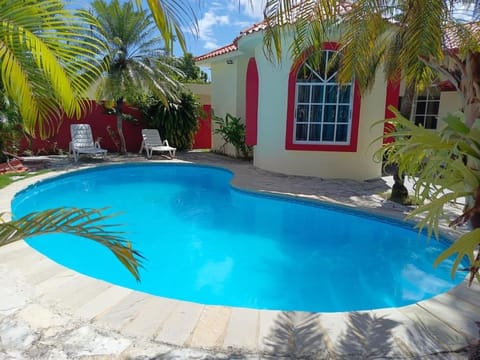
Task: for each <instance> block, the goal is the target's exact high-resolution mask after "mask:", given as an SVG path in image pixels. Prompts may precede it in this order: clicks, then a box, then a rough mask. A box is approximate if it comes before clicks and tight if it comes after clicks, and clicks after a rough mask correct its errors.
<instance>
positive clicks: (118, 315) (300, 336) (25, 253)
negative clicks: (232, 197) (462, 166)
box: [0, 152, 480, 360]
mask: <svg viewBox="0 0 480 360" xmlns="http://www.w3.org/2000/svg"><path fill="white" fill-rule="evenodd" d="M143 161H146V160H145V159H144V157H140V156H137V155H134V154H130V155H128V156H118V157H116V156H114V155H109V156H108V159H107V160H106V161H104V160H97V159H82V160H81V161H79V163H73V162H72V161H71V160H69V159H66V158H64V157H58V158H51V159H49V166H50V167H51V168H52V169H54V170H55V171H52V172H50V173H47V174H43V175H39V176H38V177H33V178H28V179H25V180H21V181H18V182H15V183H13V184H11V185H9V186H8V187H7V188H5V189H2V190H0V195H1V196H0V212H2V211H9V210H10V202H11V199H12V197H13V196H14V194H15V193H16V192H18V191H20V190H21V189H23V188H25V187H26V186H28V185H29V184H32V183H35V182H36V181H39V180H41V179H45V178H48V177H51V176H55V175H57V174H61V173H64V172H66V171H75V170H77V169H79V168H84V167H88V166H97V165H102V164H107V163H123V162H143ZM151 161H159V162H172V160H165V159H164V158H162V157H154V160H151ZM175 161H183V162H193V163H197V164H206V165H211V166H219V167H223V168H227V169H229V170H231V171H232V172H233V173H234V174H235V177H234V178H233V180H232V185H233V186H236V187H239V188H242V189H249V190H254V191H262V192H272V193H277V194H285V195H290V196H300V197H303V198H307V199H312V200H322V201H329V202H332V203H335V204H338V205H341V206H351V207H356V208H361V209H365V210H368V211H369V212H372V213H376V214H383V215H387V216H391V217H395V218H397V219H398V218H403V217H404V215H405V214H406V212H407V211H408V210H409V209H408V208H407V207H402V206H399V205H396V204H393V203H390V202H389V201H386V200H385V199H383V197H382V196H380V195H379V194H380V193H382V192H385V191H387V190H388V188H389V181H390V179H388V178H382V179H375V180H372V181H351V180H341V179H337V180H325V179H318V178H310V177H299V176H287V175H281V174H274V173H270V172H267V171H263V170H260V169H257V168H255V167H254V166H253V165H252V164H251V163H249V162H245V161H240V160H232V159H229V158H226V157H224V156H220V155H216V154H212V153H202V152H198V153H197V152H189V153H180V154H178V155H177V159H176V160H175ZM449 211H450V212H451V213H452V214H456V213H458V211H460V208H459V207H458V206H452V208H451V209H449ZM453 234H454V233H453ZM338 281H348V279H338ZM285 291H288V287H287V288H286V289H285ZM479 291H480V285H479V284H478V283H474V284H473V285H472V287H468V286H467V283H466V282H465V281H464V282H462V283H461V284H460V285H458V286H457V287H455V288H454V289H452V290H451V291H449V292H447V293H445V294H441V295H439V296H436V297H434V298H432V299H429V300H425V301H421V302H419V303H417V304H414V305H409V306H404V307H400V308H389V309H379V310H373V311H359V312H344V313H307V312H282V311H267V310H255V309H246V308H232V307H224V306H207V305H202V304H197V303H191V302H184V301H177V300H172V299H167V298H162V297H157V296H152V295H148V294H144V293H141V292H136V291H133V290H129V289H126V288H122V287H119V286H115V285H111V284H109V283H107V282H104V281H100V280H96V279H93V278H90V277H87V276H84V275H81V274H79V273H76V272H74V271H72V270H69V269H67V268H64V267H63V266H61V265H58V264H56V263H54V262H53V261H51V260H49V259H48V258H46V257H44V256H43V255H41V254H39V253H37V252H36V251H34V250H33V249H31V248H30V247H28V246H27V245H26V244H25V243H24V242H16V243H13V244H10V245H7V246H4V247H1V248H0V358H6V359H92V358H95V359H165V360H170V359H171V360H173V359H420V358H421V359H465V358H467V357H468V352H469V350H470V348H471V346H472V345H474V344H477V342H478V339H479V329H478V326H477V322H478V321H480V297H479V296H478V294H479ZM352 296H354V294H352Z"/></svg>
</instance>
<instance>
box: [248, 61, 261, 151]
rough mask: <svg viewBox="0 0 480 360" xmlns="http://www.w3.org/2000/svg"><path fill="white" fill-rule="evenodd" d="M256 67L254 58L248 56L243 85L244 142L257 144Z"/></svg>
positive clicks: (257, 80)
mask: <svg viewBox="0 0 480 360" xmlns="http://www.w3.org/2000/svg"><path fill="white" fill-rule="evenodd" d="M258 82H259V79H258V69H257V63H256V61H255V58H253V57H252V58H250V60H249V61H248V66H247V79H246V86H245V127H246V134H245V135H246V136H245V143H246V144H247V145H249V146H253V145H257V129H258Z"/></svg>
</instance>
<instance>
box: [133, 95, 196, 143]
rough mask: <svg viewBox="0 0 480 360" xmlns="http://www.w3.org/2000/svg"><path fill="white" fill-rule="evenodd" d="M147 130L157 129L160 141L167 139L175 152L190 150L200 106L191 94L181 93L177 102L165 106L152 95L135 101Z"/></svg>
mask: <svg viewBox="0 0 480 360" xmlns="http://www.w3.org/2000/svg"><path fill="white" fill-rule="evenodd" d="M135 105H136V106H137V107H138V108H139V109H140V110H141V112H142V116H143V119H144V120H145V122H146V123H147V127H148V128H155V129H158V130H159V132H160V136H161V137H162V139H167V140H168V142H169V143H170V145H171V146H175V147H176V148H177V150H186V149H191V148H192V145H193V139H194V137H195V133H196V132H197V130H198V116H199V115H200V104H199V103H198V101H197V99H196V98H195V96H194V95H193V94H191V93H186V92H184V93H182V94H181V95H180V99H179V101H177V102H171V103H170V104H169V106H168V107H167V106H165V105H164V104H163V103H162V101H161V100H160V99H159V98H157V97H155V96H152V95H149V96H144V97H142V98H139V99H137V100H136V101H135Z"/></svg>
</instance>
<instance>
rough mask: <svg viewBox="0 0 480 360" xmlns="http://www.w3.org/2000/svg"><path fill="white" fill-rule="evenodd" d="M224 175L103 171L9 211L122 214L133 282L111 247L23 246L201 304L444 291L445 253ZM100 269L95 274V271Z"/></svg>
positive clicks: (416, 296)
mask: <svg viewBox="0 0 480 360" xmlns="http://www.w3.org/2000/svg"><path fill="white" fill-rule="evenodd" d="M231 178H232V174H231V173H230V172H228V171H226V170H223V169H219V168H213V167H206V166H197V165H187V164H129V165H121V166H118V165H115V166H104V167H98V168H95V169H89V170H82V171H78V172H75V173H70V174H66V175H62V176H59V177H57V178H54V179H51V180H46V181H43V182H40V183H37V184H35V185H33V186H30V187H29V188H27V189H26V190H24V191H22V192H20V193H18V194H17V195H16V197H15V198H14V200H13V202H12V212H13V214H14V215H15V216H17V217H18V216H22V215H23V214H25V213H28V212H31V211H33V210H40V209H47V208H53V207H58V206H75V207H95V208H99V207H105V206H110V208H111V211H112V212H122V214H121V215H120V216H119V217H116V218H114V219H112V220H110V221H111V222H113V223H122V224H125V225H124V226H123V228H122V230H124V231H126V232H127V233H128V238H129V239H130V240H132V241H133V245H134V247H135V248H136V249H138V250H139V251H141V252H142V254H143V255H144V256H145V257H146V258H147V261H145V263H144V268H143V269H141V271H140V275H141V279H142V281H141V283H137V282H136V281H135V280H134V279H133V278H132V276H131V275H130V274H129V273H128V272H127V270H125V269H124V268H123V267H122V265H121V264H120V263H119V262H118V261H117V260H116V258H114V256H113V255H111V254H110V253H109V252H108V250H106V249H104V248H103V247H101V246H100V245H98V244H96V243H94V242H91V241H88V240H84V239H80V238H74V237H71V236H66V235H52V236H42V237H38V238H33V239H29V240H28V244H29V245H30V246H32V247H33V248H35V249H36V250H38V251H39V252H41V253H43V254H45V255H46V256H48V257H49V258H51V259H53V260H54V261H56V262H58V263H60V264H62V265H65V266H67V267H69V268H72V269H74V270H76V271H78V272H81V273H83V274H86V275H89V276H92V277H95V278H98V279H103V280H106V281H109V282H111V283H114V284H118V285H121V286H125V287H128V288H131V289H135V290H139V291H143V292H146V293H150V294H154V295H159V296H164V297H169V298H175V299H180V300H188V301H194V302H199V303H203V304H213V305H227V306H240V307H250V308H257V309H272V310H303V311H315V312H334V311H353V310H367V309H376V308H384V307H398V306H403V305H408V304H412V303H415V302H417V301H420V300H423V299H427V298H430V297H432V296H434V295H436V294H439V293H442V292H445V291H447V290H448V289H450V288H451V287H453V286H455V285H456V284H457V283H459V282H461V281H462V277H461V276H457V278H456V279H455V280H454V281H452V280H451V279H450V276H449V271H450V265H451V263H449V262H444V263H442V264H441V266H440V267H439V268H438V269H433V268H432V264H433V260H434V259H435V258H436V256H437V255H438V254H439V253H440V252H441V251H442V250H443V249H444V248H445V247H446V245H445V244H444V243H443V242H437V241H434V240H430V241H427V239H426V237H425V236H424V235H421V234H418V233H417V232H416V231H414V230H412V229H411V225H409V224H402V223H401V222H396V221H392V220H387V219H384V218H380V217H372V216H369V215H367V214H364V213H360V212H354V211H352V210H350V209H345V208H342V207H334V206H331V205H326V204H321V203H318V202H315V203H313V202H308V201H302V200H297V199H287V198H285V197H278V196H269V195H263V194H257V193H251V192H246V191H242V190H238V189H234V188H232V187H231V186H230V185H229V181H230V180H231ZM98 264H100V265H101V266H95V265H98Z"/></svg>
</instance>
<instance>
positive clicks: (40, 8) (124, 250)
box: [0, 0, 140, 279]
mask: <svg viewBox="0 0 480 360" xmlns="http://www.w3.org/2000/svg"><path fill="white" fill-rule="evenodd" d="M0 20H1V22H0V70H1V72H0V82H1V86H0V88H1V89H2V96H5V97H8V99H11V100H12V101H13V103H14V104H15V105H16V107H17V108H18V111H19V113H20V115H21V117H22V120H23V122H22V123H23V126H24V128H25V130H26V131H28V132H30V133H35V132H36V131H38V132H39V133H40V135H42V136H45V135H48V133H49V132H51V131H53V129H54V127H53V126H48V125H50V119H52V117H54V115H55V114H60V112H65V113H66V114H67V115H69V116H75V115H80V114H81V113H82V112H83V110H84V108H85V106H86V105H85V103H84V102H83V99H84V96H85V90H86V89H88V88H89V87H90V86H91V83H92V81H93V80H94V79H96V78H97V76H98V74H99V73H101V72H103V68H102V62H101V59H100V58H99V57H98V56H97V54H98V53H101V52H102V51H103V49H104V46H103V43H102V42H101V41H99V40H98V39H99V37H98V36H94V29H95V28H96V27H97V22H96V21H95V19H94V18H93V17H92V16H90V15H89V14H88V13H85V12H81V11H80V12H77V11H73V10H68V9H65V8H64V7H63V3H62V1H57V0H43V1H38V0H37V1H30V0H29V1H15V0H0ZM85 25H87V26H88V27H91V28H90V30H89V32H85V31H84V29H85V28H86V26H85ZM0 150H1V149H0ZM108 217H109V216H108V215H106V216H105V215H102V212H101V211H99V210H80V209H54V210H48V211H44V212H39V213H33V214H30V215H27V216H25V217H23V218H21V219H17V220H14V221H7V220H6V215H5V214H0V246H2V245H5V244H8V243H10V242H12V241H15V240H18V239H20V238H26V237H30V236H34V235H39V234H45V233H53V232H67V233H70V234H73V235H78V236H83V237H86V238H88V239H91V240H94V241H98V242H100V243H101V244H103V245H104V246H106V247H107V248H109V249H110V250H111V251H112V252H113V253H114V255H115V256H116V257H117V258H118V259H119V260H120V261H121V262H122V263H123V264H124V265H125V266H126V267H127V268H128V270H130V272H131V273H132V274H133V275H134V276H135V278H137V279H139V277H138V266H139V259H140V254H138V252H136V251H135V250H133V249H132V248H131V246H130V244H129V243H128V242H127V241H126V240H124V239H123V238H122V237H121V236H120V233H117V232H114V231H109V230H108V228H106V227H105V226H102V225H101V221H102V220H104V219H106V218H108Z"/></svg>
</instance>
